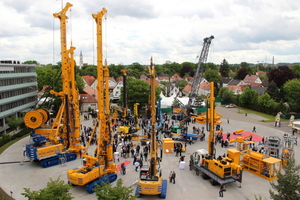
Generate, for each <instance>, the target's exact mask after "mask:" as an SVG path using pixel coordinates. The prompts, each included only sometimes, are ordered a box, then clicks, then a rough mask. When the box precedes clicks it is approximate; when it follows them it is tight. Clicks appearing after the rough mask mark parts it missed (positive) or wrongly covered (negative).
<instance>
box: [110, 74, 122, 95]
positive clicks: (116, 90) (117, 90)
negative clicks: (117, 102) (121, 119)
mask: <svg viewBox="0 0 300 200" xmlns="http://www.w3.org/2000/svg"><path fill="white" fill-rule="evenodd" d="M121 88H123V79H122V81H119V82H118V83H117V85H116V86H115V87H114V89H113V92H112V98H115V99H116V98H119V99H120V97H121Z"/></svg>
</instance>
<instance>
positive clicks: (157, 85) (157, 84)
mask: <svg viewBox="0 0 300 200" xmlns="http://www.w3.org/2000/svg"><path fill="white" fill-rule="evenodd" d="M143 81H145V82H147V83H148V84H149V85H150V79H148V80H143ZM154 86H155V87H159V82H158V81H157V80H155V81H154Z"/></svg>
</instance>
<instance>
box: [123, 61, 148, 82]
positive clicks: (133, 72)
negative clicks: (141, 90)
mask: <svg viewBox="0 0 300 200" xmlns="http://www.w3.org/2000/svg"><path fill="white" fill-rule="evenodd" d="M127 70H128V71H127V74H128V76H132V77H135V78H137V79H139V78H140V76H141V75H142V74H147V68H146V67H145V66H143V65H141V64H139V63H137V62H135V63H132V64H131V65H129V66H128V67H127Z"/></svg>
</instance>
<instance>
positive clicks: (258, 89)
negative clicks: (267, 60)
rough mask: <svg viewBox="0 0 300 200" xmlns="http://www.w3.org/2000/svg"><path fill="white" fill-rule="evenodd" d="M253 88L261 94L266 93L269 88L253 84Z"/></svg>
mask: <svg viewBox="0 0 300 200" xmlns="http://www.w3.org/2000/svg"><path fill="white" fill-rule="evenodd" d="M251 88H252V89H253V90H255V91H256V92H257V93H258V95H259V96H261V95H263V94H265V93H266V91H267V89H268V88H265V87H260V86H251Z"/></svg>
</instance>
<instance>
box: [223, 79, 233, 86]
mask: <svg viewBox="0 0 300 200" xmlns="http://www.w3.org/2000/svg"><path fill="white" fill-rule="evenodd" d="M231 80H232V78H230V77H222V78H221V87H227V85H228V83H229V82H230V81H231Z"/></svg>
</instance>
